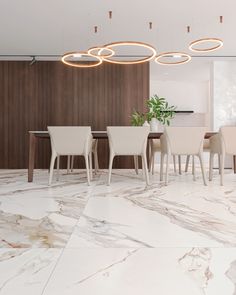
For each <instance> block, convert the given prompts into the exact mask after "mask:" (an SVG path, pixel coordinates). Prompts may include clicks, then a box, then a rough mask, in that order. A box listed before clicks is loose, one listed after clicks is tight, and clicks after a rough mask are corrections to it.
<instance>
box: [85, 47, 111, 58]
mask: <svg viewBox="0 0 236 295" xmlns="http://www.w3.org/2000/svg"><path fill="white" fill-rule="evenodd" d="M103 51H107V52H108V53H107V54H103V53H102V52H103ZM88 54H90V55H92V56H94V57H101V58H109V57H112V56H113V55H115V51H114V50H112V49H111V48H107V47H105V46H102V47H99V46H98V47H91V48H89V50H88Z"/></svg>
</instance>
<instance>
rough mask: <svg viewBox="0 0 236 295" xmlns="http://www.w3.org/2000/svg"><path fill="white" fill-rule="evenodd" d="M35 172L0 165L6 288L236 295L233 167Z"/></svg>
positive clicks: (61, 294) (0, 269) (1, 290)
mask: <svg viewBox="0 0 236 295" xmlns="http://www.w3.org/2000/svg"><path fill="white" fill-rule="evenodd" d="M35 172H36V173H35V181H34V182H33V183H27V181H26V180H27V171H25V170H23V171H21V170H17V171H15V170H12V171H10V170H8V171H5V170H0V274H1V275H0V294H1V295H12V294H15V293H16V290H17V292H18V293H19V294H26V295H27V294H36V295H52V294H57V295H77V294H83V295H91V294H98V293H97V290H99V292H100V293H99V294H102V295H108V294H109V295H110V294H112V295H120V294H123V295H130V294H135V295H143V294H149V295H156V294H160V295H162V294H163V295H173V294H177V295H189V294H191V295H222V294H224V295H236V267H235V266H236V247H235V246H236V177H235V175H234V174H233V173H231V172H226V174H225V186H224V187H220V186H219V179H218V177H219V176H218V174H217V173H214V178H213V182H212V183H209V185H208V186H207V187H204V186H203V185H202V179H201V177H200V173H199V175H197V177H196V182H193V180H192V175H191V173H188V174H183V175H181V176H179V175H176V174H175V173H173V171H172V172H171V173H170V183H169V185H168V186H167V187H166V186H165V185H164V184H163V183H162V182H159V181H158V178H159V175H158V174H155V175H154V176H151V177H150V180H151V185H150V186H146V184H145V181H144V179H143V176H142V174H141V172H140V173H139V175H136V174H135V173H134V171H133V170H114V171H113V175H112V182H111V186H107V185H106V181H107V173H106V171H102V170H101V171H100V172H99V173H98V174H97V175H96V176H95V178H94V180H93V183H92V185H91V186H88V185H87V183H86V175H85V173H84V171H80V170H75V171H74V172H73V173H72V174H68V175H67V173H66V172H65V171H61V175H60V180H59V181H58V182H56V181H55V182H53V185H52V186H51V187H49V186H48V185H47V181H48V172H47V171H46V170H36V171H35ZM198 172H199V171H198Z"/></svg>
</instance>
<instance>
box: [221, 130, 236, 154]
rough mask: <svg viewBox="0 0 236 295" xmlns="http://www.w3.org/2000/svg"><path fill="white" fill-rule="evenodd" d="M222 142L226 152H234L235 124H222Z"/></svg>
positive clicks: (235, 139)
mask: <svg viewBox="0 0 236 295" xmlns="http://www.w3.org/2000/svg"><path fill="white" fill-rule="evenodd" d="M220 135H221V138H222V144H223V148H224V151H225V152H226V154H231V155H235V154H236V126H223V127H221V128H220Z"/></svg>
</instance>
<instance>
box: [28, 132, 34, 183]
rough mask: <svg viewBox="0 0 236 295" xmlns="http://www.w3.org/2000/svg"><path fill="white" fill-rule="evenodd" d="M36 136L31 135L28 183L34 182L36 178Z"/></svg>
mask: <svg viewBox="0 0 236 295" xmlns="http://www.w3.org/2000/svg"><path fill="white" fill-rule="evenodd" d="M35 148H36V136H35V135H34V134H33V133H30V135H29V166H28V182H32V181H33V176H34V160H35Z"/></svg>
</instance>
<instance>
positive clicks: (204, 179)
mask: <svg viewBox="0 0 236 295" xmlns="http://www.w3.org/2000/svg"><path fill="white" fill-rule="evenodd" d="M199 160H200V165H201V170H202V178H203V183H204V185H207V182H206V176H205V169H204V162H203V157H202V154H200V155H199Z"/></svg>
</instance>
